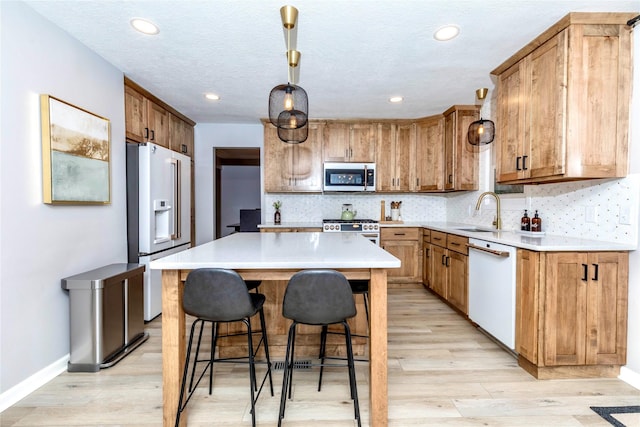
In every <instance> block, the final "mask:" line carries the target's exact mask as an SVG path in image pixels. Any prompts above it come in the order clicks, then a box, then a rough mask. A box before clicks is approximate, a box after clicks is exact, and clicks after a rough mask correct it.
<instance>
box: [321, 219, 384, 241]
mask: <svg viewBox="0 0 640 427" xmlns="http://www.w3.org/2000/svg"><path fill="white" fill-rule="evenodd" d="M322 231H324V232H329V233H345V232H356V233H361V234H362V235H364V236H365V237H366V238H368V239H369V240H371V241H372V242H373V243H375V244H376V245H380V224H379V223H378V221H376V220H374V219H349V220H346V219H323V220H322Z"/></svg>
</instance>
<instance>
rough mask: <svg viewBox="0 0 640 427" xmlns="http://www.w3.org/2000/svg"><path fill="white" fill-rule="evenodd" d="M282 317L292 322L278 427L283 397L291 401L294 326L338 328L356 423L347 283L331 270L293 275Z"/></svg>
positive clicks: (351, 309) (353, 306)
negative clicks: (337, 325) (343, 344)
mask: <svg viewBox="0 0 640 427" xmlns="http://www.w3.org/2000/svg"><path fill="white" fill-rule="evenodd" d="M282 315H283V316H284V317H285V318H287V319H291V320H293V323H292V324H291V326H290V327H289V336H288V338H287V351H286V356H285V364H284V365H285V366H284V374H283V379H282V395H281V396H280V413H279V417H278V426H280V425H281V424H282V419H283V418H284V412H285V408H286V401H287V394H288V395H289V399H291V389H292V383H293V366H294V356H295V340H296V327H297V325H298V324H303V325H318V326H323V327H324V326H327V325H333V324H342V326H343V327H344V334H345V344H346V347H347V367H348V371H349V388H350V392H351V399H353V409H354V415H355V419H356V420H357V421H358V426H360V425H361V423H360V406H359V403H358V389H357V386H356V371H355V366H354V360H353V349H352V347H351V330H350V328H349V325H348V324H347V319H349V318H351V317H354V316H355V315H356V304H355V302H354V299H353V293H352V291H351V286H349V282H348V281H347V279H346V278H345V277H344V275H343V274H342V273H340V272H338V271H335V270H305V271H300V272H298V273H296V274H294V275H293V276H292V277H291V279H289V283H288V284H287V289H286V291H285V294H284V300H283V302H282ZM320 366H321V367H324V366H345V365H344V364H340V365H336V364H331V365H330V364H326V363H321V364H320Z"/></svg>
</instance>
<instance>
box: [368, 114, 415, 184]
mask: <svg viewBox="0 0 640 427" xmlns="http://www.w3.org/2000/svg"><path fill="white" fill-rule="evenodd" d="M377 141H378V143H377V145H376V159H377V162H376V175H377V177H376V191H380V192H384V191H387V192H391V191H393V192H409V191H415V188H416V180H415V162H416V128H415V125H414V124H412V123H405V124H400V123H399V124H392V123H379V124H378V138H377Z"/></svg>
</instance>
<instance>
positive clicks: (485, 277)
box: [469, 239, 516, 351]
mask: <svg viewBox="0 0 640 427" xmlns="http://www.w3.org/2000/svg"><path fill="white" fill-rule="evenodd" d="M469 318H470V319H471V320H472V321H473V322H475V323H477V324H478V326H479V327H480V328H482V329H483V330H485V331H486V332H488V333H489V334H490V335H492V336H493V337H494V338H496V339H497V340H498V341H500V342H501V343H503V344H504V345H505V346H507V347H508V348H509V349H511V350H513V351H515V345H516V344H515V329H516V248H514V247H513V246H506V245H501V244H499V243H494V242H488V241H485V240H479V239H469Z"/></svg>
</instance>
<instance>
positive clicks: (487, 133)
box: [467, 87, 496, 145]
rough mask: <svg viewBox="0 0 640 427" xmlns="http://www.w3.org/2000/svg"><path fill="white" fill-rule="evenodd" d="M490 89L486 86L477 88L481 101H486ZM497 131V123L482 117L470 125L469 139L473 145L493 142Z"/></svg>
mask: <svg viewBox="0 0 640 427" xmlns="http://www.w3.org/2000/svg"><path fill="white" fill-rule="evenodd" d="M488 91H489V89H487V88H486V87H483V88H482V89H478V90H476V96H477V97H478V99H479V100H480V101H481V103H483V102H484V99H485V98H486V96H487V92H488ZM495 133H496V127H495V124H494V123H493V122H492V121H491V120H483V119H482V117H480V120H476V121H475V122H473V123H471V124H470V125H469V130H468V131H467V140H468V141H469V144H471V145H486V144H491V142H492V141H493V138H494V136H495Z"/></svg>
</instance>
